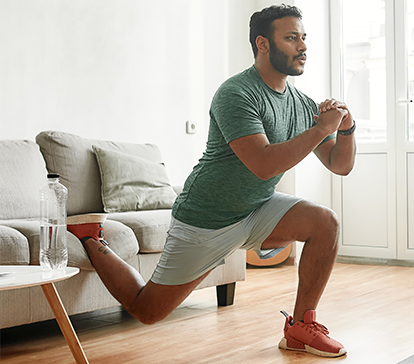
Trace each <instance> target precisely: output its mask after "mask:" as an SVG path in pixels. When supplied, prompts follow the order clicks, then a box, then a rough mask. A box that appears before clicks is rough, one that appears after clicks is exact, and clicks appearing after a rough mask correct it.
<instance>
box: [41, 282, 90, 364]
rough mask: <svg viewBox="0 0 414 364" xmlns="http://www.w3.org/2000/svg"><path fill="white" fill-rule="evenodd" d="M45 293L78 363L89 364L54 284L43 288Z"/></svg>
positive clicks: (45, 285)
mask: <svg viewBox="0 0 414 364" xmlns="http://www.w3.org/2000/svg"><path fill="white" fill-rule="evenodd" d="M41 287H42V289H43V293H44V294H45V296H46V298H47V300H48V302H49V305H50V308H51V309H52V311H53V313H54V315H55V317H56V321H57V323H58V324H59V327H60V329H61V330H62V333H63V336H64V337H65V339H66V342H67V344H68V345H69V348H70V350H71V352H72V355H73V357H74V358H75V361H76V363H78V364H79V363H81V364H88V363H89V362H88V359H87V358H86V356H85V353H84V352H83V349H82V346H81V344H80V342H79V340H78V337H77V335H76V332H75V330H74V329H73V326H72V324H71V322H70V320H69V317H68V314H67V313H66V310H65V308H64V307H63V304H62V301H61V300H60V297H59V294H58V292H57V291H56V288H55V286H54V284H53V283H46V284H43V285H42V286H41Z"/></svg>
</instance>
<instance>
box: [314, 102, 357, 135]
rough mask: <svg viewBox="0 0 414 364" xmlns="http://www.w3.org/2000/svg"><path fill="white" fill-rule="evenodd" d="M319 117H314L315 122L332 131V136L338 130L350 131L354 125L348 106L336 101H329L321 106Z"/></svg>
mask: <svg viewBox="0 0 414 364" xmlns="http://www.w3.org/2000/svg"><path fill="white" fill-rule="evenodd" d="M319 113H320V114H319V116H316V115H315V116H314V119H315V122H316V123H317V124H319V125H320V126H324V127H326V128H328V129H329V130H330V134H331V133H334V132H335V131H336V130H348V129H350V128H351V127H352V125H353V123H354V122H353V118H352V115H351V113H350V111H349V109H348V106H347V105H346V104H345V103H344V102H342V101H338V100H335V99H327V100H325V101H323V102H321V103H320V105H319Z"/></svg>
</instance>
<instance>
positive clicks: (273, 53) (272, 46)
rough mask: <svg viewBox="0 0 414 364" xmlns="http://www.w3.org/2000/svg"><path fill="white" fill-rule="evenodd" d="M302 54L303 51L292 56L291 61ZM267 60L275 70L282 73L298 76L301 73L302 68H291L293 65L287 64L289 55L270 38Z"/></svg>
mask: <svg viewBox="0 0 414 364" xmlns="http://www.w3.org/2000/svg"><path fill="white" fill-rule="evenodd" d="M304 55H305V53H299V54H298V55H296V56H295V57H293V60H292V61H294V60H295V59H296V58H299V57H302V56H304ZM269 61H270V64H271V65H272V67H273V68H274V69H275V70H276V71H278V72H280V73H283V74H284V75H288V76H299V75H301V74H302V73H303V70H297V69H295V68H293V66H289V65H288V62H289V56H288V55H287V54H286V53H283V52H282V51H281V50H280V49H279V48H278V47H277V46H276V43H275V42H274V41H273V40H272V39H270V40H269Z"/></svg>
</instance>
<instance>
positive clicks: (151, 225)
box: [107, 210, 171, 253]
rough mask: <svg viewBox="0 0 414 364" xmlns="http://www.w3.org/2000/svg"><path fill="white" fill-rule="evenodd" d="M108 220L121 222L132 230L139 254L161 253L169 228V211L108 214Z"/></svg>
mask: <svg viewBox="0 0 414 364" xmlns="http://www.w3.org/2000/svg"><path fill="white" fill-rule="evenodd" d="M108 220H116V221H119V222H122V223H123V224H124V225H126V226H128V227H130V228H131V229H132V230H133V232H134V233H135V236H136V238H137V239H138V244H139V251H140V253H154V252H161V251H162V250H163V249H164V245H165V239H166V237H167V231H168V229H169V227H170V222H171V210H151V211H131V212H119V213H116V214H108ZM108 220H107V221H108Z"/></svg>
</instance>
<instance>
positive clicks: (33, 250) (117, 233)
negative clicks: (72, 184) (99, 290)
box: [0, 220, 139, 270]
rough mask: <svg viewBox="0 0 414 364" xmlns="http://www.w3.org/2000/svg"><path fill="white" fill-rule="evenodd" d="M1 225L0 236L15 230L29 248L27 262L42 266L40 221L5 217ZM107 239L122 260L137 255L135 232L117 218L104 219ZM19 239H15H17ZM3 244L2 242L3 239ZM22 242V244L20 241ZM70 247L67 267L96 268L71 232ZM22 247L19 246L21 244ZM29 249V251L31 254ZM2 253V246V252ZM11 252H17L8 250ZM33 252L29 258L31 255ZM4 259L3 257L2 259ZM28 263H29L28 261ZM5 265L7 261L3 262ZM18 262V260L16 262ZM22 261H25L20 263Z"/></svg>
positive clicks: (68, 237) (13, 249) (68, 235)
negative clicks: (111, 219) (114, 219)
mask: <svg viewBox="0 0 414 364" xmlns="http://www.w3.org/2000/svg"><path fill="white" fill-rule="evenodd" d="M1 225H3V226H0V239H1V232H2V231H4V233H13V234H14V235H13V236H14V237H16V236H17V235H16V234H19V236H20V237H21V238H24V239H25V240H26V247H27V251H26V250H23V252H24V254H26V261H27V263H30V264H33V265H39V264H40V263H39V252H40V227H39V221H36V220H3V221H1ZM4 229H8V230H4ZM104 229H105V240H107V241H108V243H109V245H110V247H111V249H112V250H113V251H114V252H115V253H116V254H117V255H118V256H120V257H121V258H122V259H123V260H128V259H130V258H132V257H133V256H135V255H137V254H138V251H139V248H138V242H137V239H136V238H135V235H134V233H133V231H132V230H131V229H130V228H128V227H127V226H125V225H123V224H121V223H119V222H117V221H108V220H107V221H105V224H104ZM14 241H16V239H15V240H14ZM1 244H3V242H1ZM19 245H22V242H20V244H19ZM67 246H68V266H70V267H78V268H80V269H85V270H94V268H93V267H92V264H91V262H90V260H89V258H88V255H87V254H86V251H85V249H84V248H83V246H82V244H81V242H80V241H79V239H78V238H77V237H76V236H74V235H72V234H71V233H69V232H68V234H67ZM19 248H20V247H19ZM9 249H10V250H11V251H17V250H18V249H16V247H13V248H11V247H9ZM29 249H30V253H29ZM1 252H2V250H1V248H0V253H1ZM9 254H16V252H9ZM29 254H30V257H29ZM2 260H3V259H2V258H1V259H0V262H1V261H2ZM27 263H26V264H27ZM2 264H6V263H2ZM16 264H18V263H16ZM20 264H23V263H20Z"/></svg>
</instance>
